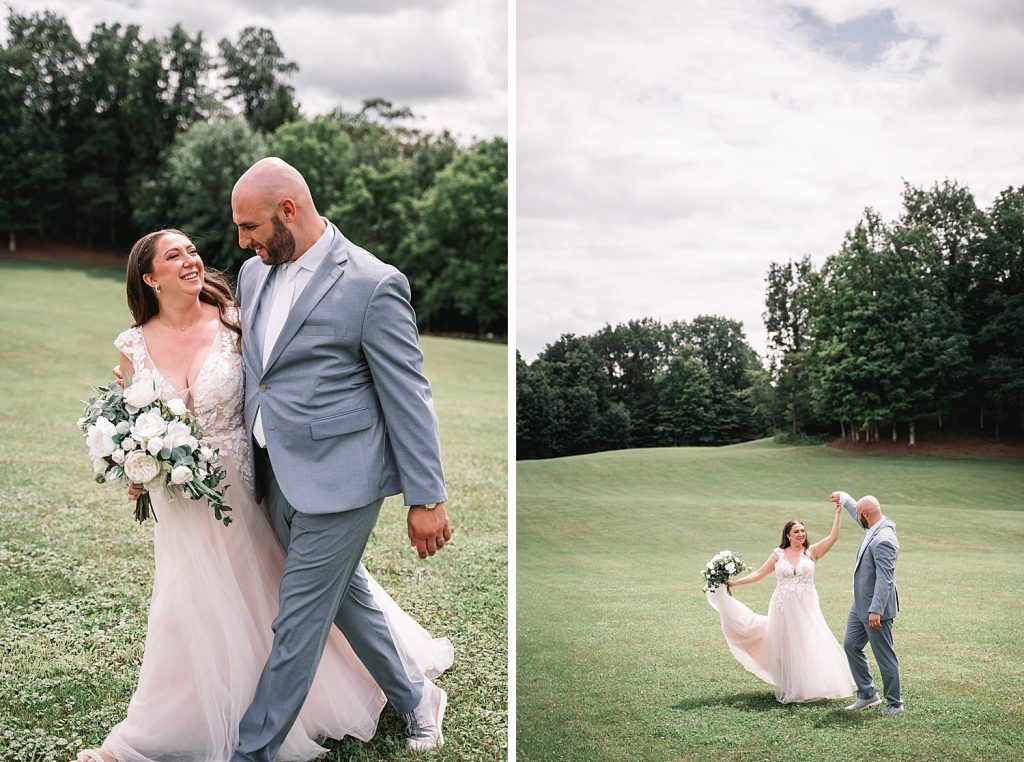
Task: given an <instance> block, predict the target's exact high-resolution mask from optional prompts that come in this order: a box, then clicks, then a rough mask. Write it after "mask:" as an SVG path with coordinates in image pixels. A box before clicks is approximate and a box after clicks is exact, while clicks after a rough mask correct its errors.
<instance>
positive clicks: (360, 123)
mask: <svg viewBox="0 0 1024 762" xmlns="http://www.w3.org/2000/svg"><path fill="white" fill-rule="evenodd" d="M7 26H8V29H9V36H8V40H7V43H6V45H5V46H0V74H2V76H0V82H2V84H0V120H2V121H3V124H4V130H3V132H2V133H0V231H3V232H5V233H7V235H8V236H9V246H10V247H12V248H13V247H15V246H16V244H17V238H18V236H19V235H22V234H24V233H31V234H33V235H43V236H47V237H52V238H59V239H63V240H69V241H74V242H77V243H82V244H85V245H86V246H90V247H91V246H93V245H105V246H115V247H119V248H123V249H125V250H126V251H127V247H128V246H129V245H130V244H131V242H132V241H134V240H135V239H136V238H137V237H138V236H139V235H141V234H143V233H145V232H148V231H150V230H154V229H158V228H162V227H176V228H180V229H182V230H184V231H185V232H186V233H188V234H189V235H191V236H194V237H195V238H196V239H197V242H198V243H199V249H200V252H201V253H202V254H203V256H204V258H205V260H206V262H207V264H210V265H213V266H215V267H218V268H221V269H224V270H235V269H236V268H237V266H238V265H239V264H240V263H241V262H242V261H244V259H245V258H247V257H248V256H249V253H248V252H244V251H242V250H241V249H239V247H238V242H237V234H236V232H235V229H234V227H233V226H232V224H231V214H230V203H229V199H230V193H231V188H232V186H233V185H234V182H235V180H236V179H237V178H238V176H239V174H241V172H242V171H244V169H245V168H246V167H248V166H249V165H250V164H251V163H252V162H253V161H254V160H255V159H257V158H259V157H261V156H265V155H276V156H280V157H281V158H283V159H285V160H286V161H288V162H289V163H291V164H292V165H293V166H295V167H296V168H297V169H298V170H299V171H300V172H302V173H303V175H304V176H305V177H306V179H307V181H308V183H309V186H310V189H311V190H312V192H313V198H314V200H315V201H316V203H317V207H318V209H319V210H320V211H321V213H324V214H326V215H327V216H328V217H329V218H330V219H331V220H332V221H333V222H335V223H336V224H337V225H338V226H339V227H340V228H341V230H342V232H343V233H345V235H346V236H347V237H348V238H349V239H350V240H352V241H353V242H354V243H356V244H358V245H360V246H363V247H364V248H367V249H369V250H370V251H372V252H373V253H375V254H376V255H378V256H379V257H381V258H382V259H384V260H386V261H388V262H390V263H392V264H394V265H395V266H397V267H398V268H399V269H401V270H403V272H405V273H406V275H408V277H409V279H410V282H411V284H412V287H413V300H414V303H415V304H416V306H417V308H418V310H419V318H420V325H421V327H422V328H425V329H430V330H435V331H457V332H466V333H475V334H478V335H484V334H488V333H491V334H497V335H499V336H504V335H505V334H506V333H507V325H506V324H507V314H508V312H507V306H506V304H507V299H508V290H507V239H508V236H507V197H508V182H507V175H508V167H507V165H508V147H507V144H506V142H505V141H504V140H503V139H501V138H494V139H492V140H489V141H483V142H480V143H477V144H475V145H472V146H468V147H466V146H460V145H459V144H458V142H457V141H456V140H455V138H454V137H453V136H452V135H450V134H449V133H448V132H446V131H445V132H440V133H434V132H429V131H424V130H419V129H416V128H413V127H410V126H408V125H410V124H412V123H414V119H415V115H414V114H413V113H412V112H411V111H410V110H409V109H407V108H403V107H397V106H394V105H393V104H391V103H389V102H388V101H386V100H383V99H380V98H368V99H367V100H365V101H364V103H363V106H362V108H361V109H359V110H358V111H356V112H354V113H347V112H345V111H344V110H342V109H340V108H339V109H336V110H335V111H333V112H332V113H330V114H328V115H325V116H320V117H316V118H313V119H306V118H303V117H302V116H301V114H300V112H299V104H298V103H296V102H295V93H294V89H293V88H292V86H291V85H290V84H289V83H288V78H289V77H290V76H291V75H292V74H294V72H296V71H297V70H298V66H297V65H296V64H295V63H294V62H291V61H288V60H287V58H286V56H285V52H284V51H282V50H281V48H280V47H279V46H278V44H277V41H276V40H275V38H274V35H273V32H272V31H271V30H269V29H265V28H260V27H246V28H244V29H243V30H242V31H241V32H240V33H239V36H238V39H237V40H236V41H234V42H233V41H231V40H227V39H223V40H220V42H219V44H218V46H217V50H218V51H219V55H218V56H216V57H215V56H212V55H210V54H209V53H207V52H206V48H205V47H204V46H205V41H204V39H203V35H202V33H201V32H200V33H197V34H196V35H195V36H194V37H192V36H190V35H188V34H187V33H186V32H185V31H184V30H183V29H182V27H181V26H180V25H176V26H174V27H173V28H172V29H171V31H170V32H169V33H168V35H167V36H166V37H155V38H152V39H145V38H144V37H143V36H142V35H141V32H140V29H139V27H138V26H135V25H129V26H127V27H123V26H121V25H120V24H113V25H108V24H99V25H97V26H96V27H95V28H94V30H93V32H92V34H91V35H90V37H89V39H88V40H86V41H85V42H82V41H79V40H78V39H77V38H76V37H75V35H74V33H73V32H72V30H71V28H70V26H69V25H68V23H67V21H66V20H65V19H64V18H62V17H61V16H59V15H57V14H55V13H53V12H50V11H46V12H43V13H34V14H31V15H23V14H20V13H19V12H17V11H15V10H13V9H10V10H9V11H8V17H7ZM214 81H219V82H221V83H223V84H222V87H221V88H220V89H219V90H218V89H215V88H214V87H213V86H212V85H211V82H214Z"/></svg>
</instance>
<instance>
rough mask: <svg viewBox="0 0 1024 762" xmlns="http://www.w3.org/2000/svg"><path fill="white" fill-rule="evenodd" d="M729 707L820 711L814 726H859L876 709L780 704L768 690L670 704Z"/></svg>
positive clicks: (783, 711)
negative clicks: (869, 710)
mask: <svg viewBox="0 0 1024 762" xmlns="http://www.w3.org/2000/svg"><path fill="white" fill-rule="evenodd" d="M725 707H732V708H734V709H740V710H743V711H747V712H761V713H772V714H791V713H793V712H800V711H802V710H815V711H817V712H824V714H823V715H822V716H820V717H818V718H817V719H815V720H814V722H813V724H814V727H816V728H841V727H850V726H852V725H859V724H860V723H862V722H868V721H870V720H871V719H875V718H877V717H878V716H879V715H878V714H877V712H847V711H846V708H845V705H844V704H839V703H837V704H835V705H832V704H831V703H825V702H818V701H812V702H809V703H806V704H802V703H794V704H780V703H779V702H778V701H776V700H775V696H774V695H772V694H771V693H765V692H761V691H757V692H755V691H750V692H747V693H735V694H733V695H731V696H699V697H696V698H693V699H688V700H686V701H680V702H679V703H678V704H673V705H672V708H673V709H678V710H680V711H684V712H685V711H690V710H694V709H714V708H719V709H722V708H725Z"/></svg>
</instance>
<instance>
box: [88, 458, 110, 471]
mask: <svg viewBox="0 0 1024 762" xmlns="http://www.w3.org/2000/svg"><path fill="white" fill-rule="evenodd" d="M92 470H93V472H94V473H97V474H102V473H104V472H105V471H106V470H107V461H105V460H104V459H103V458H93V459H92Z"/></svg>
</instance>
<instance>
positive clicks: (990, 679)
mask: <svg viewBox="0 0 1024 762" xmlns="http://www.w3.org/2000/svg"><path fill="white" fill-rule="evenodd" d="M517 472H518V473H517V482H516V524H517V538H516V543H517V551H516V552H517V561H516V570H517V585H516V618H517V622H516V661H517V664H516V675H517V677H516V705H517V706H516V712H517V713H516V758H517V759H519V760H524V761H534V762H539V761H540V760H560V761H564V762H572V761H574V760H579V761H580V762H599V761H601V760H631V761H636V762H639V761H641V760H651V762H662V761H663V760H680V761H685V760H693V761H694V762H698V761H700V762H704V761H705V760H722V761H723V762H749V761H750V760H764V761H765V762H768V761H769V760H771V761H776V760H778V761H782V760H794V759H799V760H814V761H815V762H849V761H850V760H861V759H871V758H874V757H878V758H884V759H887V760H950V761H951V762H952V761H956V762H968V761H969V760H970V761H973V760H982V759H984V760H993V762H994V761H996V760H999V761H1000V762H1010V760H1019V759H1020V758H1021V749H1022V748H1024V721H1022V720H1024V694H1022V693H1021V690H1020V686H1021V684H1022V681H1024V638H1022V637H1021V632H1022V631H1024V608H1022V607H1021V605H1020V600H1021V596H1022V595H1024V584H1022V580H1024V557H1022V556H1021V553H1020V549H1021V546H1022V543H1024V460H1021V459H1020V458H980V457H973V458H963V457H961V458H942V457H934V456H929V455H914V454H907V455H900V456H897V457H891V456H890V457H881V456H878V455H873V454H861V453H859V452H856V451H854V452H850V451H842V450H838V449H834V448H828V447H820V446H819V447H784V446H780V445H777V444H774V443H773V442H771V441H770V440H767V441H764V440H763V441H759V442H751V443H744V444H739V445H733V446H730V447H720V448H696V447H688V448H663V449H644V450H628V451H619V452H607V453H597V454H590V455H584V456H577V457H571V458H559V459H552V460H543V461H524V462H520V463H519V464H518V465H517ZM835 489H844V490H846V491H848V492H850V493H851V494H854V495H857V496H860V495H863V494H867V493H870V494H874V495H876V496H878V498H879V500H880V501H881V503H882V508H883V510H884V511H885V513H886V514H887V515H889V516H891V517H892V518H893V520H894V521H895V522H896V525H897V527H898V528H899V538H900V544H901V551H900V557H899V562H898V564H897V570H896V578H897V583H898V585H899V591H900V606H901V611H900V614H899V616H898V617H897V619H896V625H895V629H894V638H895V642H896V649H897V653H898V655H899V658H900V664H901V668H902V690H903V698H904V700H905V701H906V711H905V712H904V713H903V714H902V715H900V716H898V717H882V716H881V715H880V714H879V711H878V710H877V709H876V710H866V711H863V712H858V713H856V714H853V715H851V714H849V713H847V712H846V711H845V710H844V708H843V707H844V706H845V704H846V703H847V702H845V701H843V700H834V701H820V702H816V703H811V704H789V705H782V704H779V703H777V702H776V701H775V696H774V694H773V692H772V688H771V686H770V685H768V684H767V683H764V682H762V681H761V680H759V679H758V678H756V677H754V676H753V675H751V674H750V673H749V672H747V671H746V670H745V669H744V668H743V667H742V666H741V665H740V664H739V663H738V662H737V661H736V659H735V658H733V656H732V654H731V653H730V651H729V649H728V647H727V645H726V643H725V639H724V638H723V636H722V630H721V625H720V623H719V618H718V614H717V613H716V612H715V611H714V609H712V608H711V606H709V605H708V603H707V601H706V600H705V597H704V595H703V593H702V592H701V586H702V584H703V578H702V575H701V570H702V569H703V568H704V565H705V563H706V562H707V561H708V559H710V558H711V557H712V556H713V555H714V554H715V553H717V552H718V551H720V550H723V549H729V550H732V551H733V552H736V553H739V554H741V556H742V557H743V559H744V560H745V561H746V562H748V563H750V564H751V565H753V566H754V567H758V566H760V565H761V564H762V563H763V562H764V560H765V559H766V558H768V556H769V555H770V553H771V552H772V549H773V548H774V547H775V546H776V544H777V543H778V542H779V535H780V532H781V529H782V527H783V525H784V524H785V523H786V521H788V520H789V519H792V518H799V519H800V520H802V521H804V522H805V523H806V526H807V530H808V533H809V535H810V536H811V539H812V540H815V541H816V540H818V539H820V538H821V537H823V536H825V535H826V534H827V533H828V531H829V528H830V526H831V523H832V517H833V509H832V505H831V503H829V501H828V496H829V494H831V492H832V491H833V490H835ZM861 536H862V533H861V530H860V528H859V527H858V526H857V525H856V524H855V523H854V522H853V521H852V520H851V519H850V518H849V517H848V516H844V517H843V523H842V525H841V532H840V537H839V540H838V541H837V543H836V545H835V546H834V547H833V548H832V550H831V551H830V552H829V553H828V555H826V556H825V557H824V558H823V559H822V560H821V561H820V563H819V564H818V569H817V572H816V574H815V584H816V587H817V591H818V594H819V596H820V599H821V607H822V612H823V614H824V616H825V619H826V621H827V622H828V625H829V628H830V629H831V631H832V632H833V633H835V634H836V635H837V636H838V637H839V638H842V635H843V632H844V629H845V626H846V616H847V612H848V611H849V607H850V603H851V601H852V597H853V593H852V589H853V588H852V585H853V582H852V574H853V566H854V559H855V558H856V555H857V549H858V547H859V544H860V540H861ZM774 586H775V585H774V580H772V579H765V580H763V581H761V582H760V583H758V584H756V585H751V586H749V587H743V588H739V589H738V590H737V591H736V595H737V596H738V597H739V598H740V599H742V600H743V602H744V603H746V604H747V605H748V606H750V608H751V609H753V610H754V611H757V612H759V613H761V614H764V613H767V610H768V601H769V597H770V595H771V592H772V589H773V588H774ZM868 659H869V662H870V664H871V668H872V670H873V672H874V674H875V677H876V679H877V677H878V672H877V668H876V666H875V662H874V658H873V657H872V656H871V654H870V649H868ZM797 668H799V667H797Z"/></svg>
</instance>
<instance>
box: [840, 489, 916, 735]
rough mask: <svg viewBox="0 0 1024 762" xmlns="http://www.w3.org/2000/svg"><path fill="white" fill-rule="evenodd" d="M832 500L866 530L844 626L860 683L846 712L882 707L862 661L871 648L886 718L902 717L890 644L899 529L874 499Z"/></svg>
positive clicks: (896, 600)
mask: <svg viewBox="0 0 1024 762" xmlns="http://www.w3.org/2000/svg"><path fill="white" fill-rule="evenodd" d="M831 500H832V502H833V503H836V505H839V503H842V505H843V507H844V508H845V509H846V510H847V512H848V513H849V514H850V515H851V516H853V518H854V520H855V521H856V522H857V523H858V524H860V525H861V526H862V527H863V528H864V530H865V531H864V540H863V541H862V542H861V545H860V550H858V551H857V562H856V565H855V566H854V570H853V607H852V608H851V609H850V616H849V618H848V619H847V622H846V639H845V641H844V642H843V648H845V649H846V658H847V660H848V661H849V663H850V671H851V672H852V673H853V679H854V681H855V682H856V683H857V700H856V701H854V702H853V703H852V704H850V706H848V707H846V708H847V709H848V710H850V711H856V710H858V709H865V708H867V707H872V706H878V705H879V704H881V703H882V700H881V699H880V698H879V697H878V691H877V690H875V686H874V683H873V681H872V679H871V672H870V670H869V669H868V660H867V657H866V656H865V655H864V646H865V645H867V644H868V643H870V644H871V651H872V653H874V655H875V661H877V662H878V670H879V671H880V672H881V673H882V686H883V689H884V691H885V700H886V707H885V709H883V710H882V714H885V715H893V714H899V713H900V712H902V711H903V699H901V698H900V662H899V659H897V658H896V652H895V651H894V650H893V644H892V620H893V619H894V618H895V617H896V612H897V611H899V596H898V595H897V592H896V556H897V555H898V554H899V551H900V545H899V542H898V541H897V539H896V524H894V523H893V521H892V519H890V518H889V517H888V516H883V515H882V507H881V505H879V503H878V500H877V499H875V498H874V497H872V496H870V495H868V496H867V497H862V498H861V499H860V500H858V501H854V499H853V498H852V497H850V496H849V495H848V494H846V493H845V492H833V493H832V497H831Z"/></svg>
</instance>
